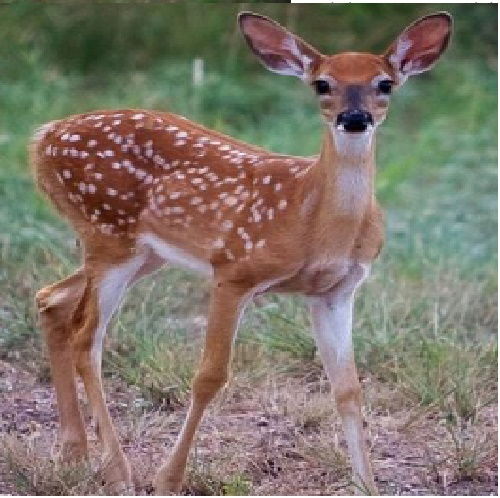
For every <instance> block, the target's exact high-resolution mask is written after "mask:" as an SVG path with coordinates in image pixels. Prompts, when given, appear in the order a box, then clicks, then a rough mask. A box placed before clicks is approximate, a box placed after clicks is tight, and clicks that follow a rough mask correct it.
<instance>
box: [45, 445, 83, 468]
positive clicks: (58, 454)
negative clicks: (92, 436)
mask: <svg viewBox="0 0 500 498" xmlns="http://www.w3.org/2000/svg"><path fill="white" fill-rule="evenodd" d="M52 453H53V455H54V458H55V459H56V460H58V461H59V462H60V463H74V462H79V461H81V460H86V459H87V457H88V448H87V442H86V441H62V442H61V443H60V444H58V443H56V444H55V445H54V447H53V449H52Z"/></svg>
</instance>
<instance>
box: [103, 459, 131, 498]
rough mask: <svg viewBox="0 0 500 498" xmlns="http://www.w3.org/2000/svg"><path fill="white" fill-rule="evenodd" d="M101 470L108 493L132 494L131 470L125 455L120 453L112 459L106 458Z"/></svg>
mask: <svg viewBox="0 0 500 498" xmlns="http://www.w3.org/2000/svg"><path fill="white" fill-rule="evenodd" d="M101 472H102V476H103V479H104V482H105V486H106V489H107V490H108V491H109V492H110V494H115V495H122V494H125V495H130V494H134V483H133V481H132V471H131V470H130V465H129V463H128V461H127V459H126V458H125V455H123V454H121V455H119V456H116V457H115V458H112V459H111V458H108V459H107V461H106V463H104V465H103V467H102V470H101Z"/></svg>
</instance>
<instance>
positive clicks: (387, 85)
mask: <svg viewBox="0 0 500 498" xmlns="http://www.w3.org/2000/svg"><path fill="white" fill-rule="evenodd" d="M392 85H394V81H392V80H382V81H379V82H378V91H379V92H380V93H383V94H384V95H389V94H390V93H391V92H392Z"/></svg>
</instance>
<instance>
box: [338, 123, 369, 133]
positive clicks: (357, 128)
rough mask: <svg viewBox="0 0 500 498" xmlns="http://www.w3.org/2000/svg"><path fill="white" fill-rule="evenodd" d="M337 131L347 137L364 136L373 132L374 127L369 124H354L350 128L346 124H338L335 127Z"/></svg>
mask: <svg viewBox="0 0 500 498" xmlns="http://www.w3.org/2000/svg"><path fill="white" fill-rule="evenodd" d="M335 130H336V131H337V132H341V133H343V134H346V135H364V134H366V133H370V132H371V131H372V130H373V125H372V124H367V123H359V124H352V125H349V126H346V125H345V124H337V125H336V126H335Z"/></svg>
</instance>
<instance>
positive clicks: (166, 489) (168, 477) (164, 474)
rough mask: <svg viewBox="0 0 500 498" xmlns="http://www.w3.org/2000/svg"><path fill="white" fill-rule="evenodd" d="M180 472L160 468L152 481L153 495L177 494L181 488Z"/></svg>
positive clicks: (181, 476)
mask: <svg viewBox="0 0 500 498" xmlns="http://www.w3.org/2000/svg"><path fill="white" fill-rule="evenodd" d="M182 478H183V475H182V473H181V472H172V471H170V470H168V469H161V470H160V471H159V472H158V474H157V475H156V478H155V480H154V482H153V487H154V489H155V495H157V496H162V495H178V494H180V492H181V489H182Z"/></svg>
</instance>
